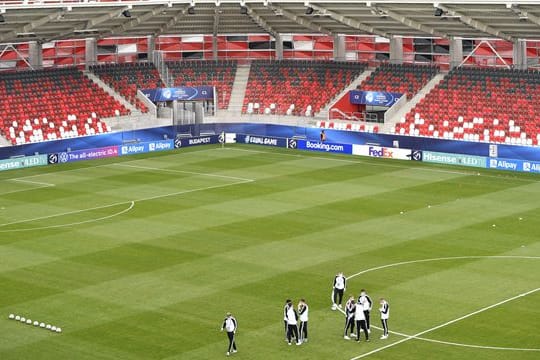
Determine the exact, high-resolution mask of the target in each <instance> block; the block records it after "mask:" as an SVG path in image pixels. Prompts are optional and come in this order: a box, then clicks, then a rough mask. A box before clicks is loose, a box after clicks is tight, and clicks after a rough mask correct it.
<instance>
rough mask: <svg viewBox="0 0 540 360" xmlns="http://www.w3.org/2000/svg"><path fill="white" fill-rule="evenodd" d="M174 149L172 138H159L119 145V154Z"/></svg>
mask: <svg viewBox="0 0 540 360" xmlns="http://www.w3.org/2000/svg"><path fill="white" fill-rule="evenodd" d="M172 149H174V141H173V140H161V141H152V142H144V143H138V144H128V145H121V146H120V152H119V155H121V156H123V155H131V154H142V153H148V152H154V151H166V150H172Z"/></svg>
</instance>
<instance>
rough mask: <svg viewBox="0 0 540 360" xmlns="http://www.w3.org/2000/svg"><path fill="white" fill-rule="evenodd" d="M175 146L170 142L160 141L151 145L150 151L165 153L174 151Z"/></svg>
mask: <svg viewBox="0 0 540 360" xmlns="http://www.w3.org/2000/svg"><path fill="white" fill-rule="evenodd" d="M172 147H173V144H172V142H170V141H160V142H155V143H149V144H148V149H149V150H150V151H163V150H170V149H172Z"/></svg>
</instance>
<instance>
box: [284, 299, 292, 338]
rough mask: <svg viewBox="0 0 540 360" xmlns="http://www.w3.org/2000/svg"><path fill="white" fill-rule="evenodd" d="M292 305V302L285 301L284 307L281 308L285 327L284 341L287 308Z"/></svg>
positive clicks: (289, 300)
mask: <svg viewBox="0 0 540 360" xmlns="http://www.w3.org/2000/svg"><path fill="white" fill-rule="evenodd" d="M291 305H292V300H291V299H287V300H285V306H283V324H284V325H285V341H287V308H288V307H289V306H291Z"/></svg>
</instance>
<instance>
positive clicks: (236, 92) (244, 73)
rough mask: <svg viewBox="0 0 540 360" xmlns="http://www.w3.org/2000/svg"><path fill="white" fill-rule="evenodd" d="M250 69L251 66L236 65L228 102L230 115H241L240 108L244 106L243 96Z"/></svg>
mask: <svg viewBox="0 0 540 360" xmlns="http://www.w3.org/2000/svg"><path fill="white" fill-rule="evenodd" d="M250 69H251V64H245V65H240V64H238V67H237V68H236V76H235V77H234V83H233V87H232V92H231V100H230V101H229V108H228V110H229V114H230V115H241V114H242V106H243V104H244V96H245V94H246V88H247V83H248V78H249V71H250Z"/></svg>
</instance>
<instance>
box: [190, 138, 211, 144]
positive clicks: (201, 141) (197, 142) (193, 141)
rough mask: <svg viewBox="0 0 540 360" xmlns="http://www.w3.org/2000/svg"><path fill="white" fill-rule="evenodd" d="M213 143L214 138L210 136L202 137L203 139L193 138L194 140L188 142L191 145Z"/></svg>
mask: <svg viewBox="0 0 540 360" xmlns="http://www.w3.org/2000/svg"><path fill="white" fill-rule="evenodd" d="M211 142H212V138H211V137H210V136H207V137H201V138H193V139H189V140H188V144H189V145H202V144H210V143H211Z"/></svg>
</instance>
